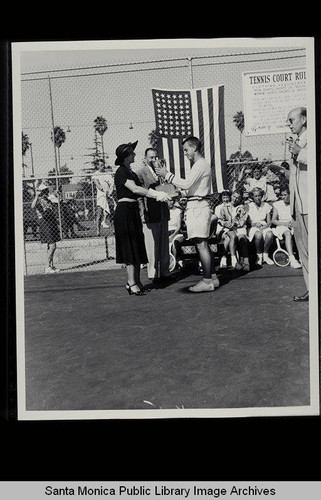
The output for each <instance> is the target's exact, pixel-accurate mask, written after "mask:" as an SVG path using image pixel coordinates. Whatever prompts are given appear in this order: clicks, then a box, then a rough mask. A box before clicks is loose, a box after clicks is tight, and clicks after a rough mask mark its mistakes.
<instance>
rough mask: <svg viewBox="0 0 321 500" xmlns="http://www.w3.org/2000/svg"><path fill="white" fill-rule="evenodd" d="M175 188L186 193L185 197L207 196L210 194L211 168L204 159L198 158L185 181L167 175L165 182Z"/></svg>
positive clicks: (169, 174)
mask: <svg viewBox="0 0 321 500" xmlns="http://www.w3.org/2000/svg"><path fill="white" fill-rule="evenodd" d="M169 179H170V182H172V183H173V184H174V185H175V186H177V187H179V188H180V189H183V190H185V191H187V193H186V194H187V196H207V195H209V194H211V185H212V171H211V166H210V164H209V162H208V161H207V160H205V158H200V159H199V160H197V161H196V162H195V163H194V165H193V166H192V168H191V170H190V172H189V174H188V176H187V178H186V179H180V178H179V177H177V176H176V175H174V176H173V174H171V173H168V174H166V177H165V180H169Z"/></svg>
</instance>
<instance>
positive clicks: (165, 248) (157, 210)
mask: <svg viewBox="0 0 321 500" xmlns="http://www.w3.org/2000/svg"><path fill="white" fill-rule="evenodd" d="M157 156H158V152H157V150H156V149H155V148H147V149H146V151H145V164H144V166H143V167H142V168H141V169H140V170H138V171H137V172H136V173H137V176H138V178H139V180H140V181H141V183H142V185H143V186H144V187H145V188H147V189H149V188H152V189H155V190H156V191H159V190H162V191H166V188H169V189H171V190H172V186H170V185H166V184H164V183H162V181H161V179H159V178H158V176H157V175H156V173H155V169H154V165H153V162H155V161H156V160H157ZM171 194H174V193H173V192H171ZM143 202H144V216H143V219H144V220H143V231H144V236H145V247H146V252H147V257H148V264H147V275H148V278H149V279H152V280H158V279H159V278H160V279H161V280H166V279H167V280H168V279H170V278H171V274H170V271H169V263H170V260H169V234H168V221H169V208H168V204H167V202H166V201H164V202H157V201H156V200H154V199H152V198H146V197H144V198H143Z"/></svg>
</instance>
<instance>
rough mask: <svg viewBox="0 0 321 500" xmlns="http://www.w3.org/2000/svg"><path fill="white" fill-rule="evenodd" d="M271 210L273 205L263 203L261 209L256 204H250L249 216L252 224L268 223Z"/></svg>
mask: <svg viewBox="0 0 321 500" xmlns="http://www.w3.org/2000/svg"><path fill="white" fill-rule="evenodd" d="M271 210H272V207H271V205H269V204H268V203H265V201H263V202H262V204H261V206H259V207H258V206H257V205H256V204H255V203H254V202H251V203H249V211H248V215H249V218H250V220H251V222H261V223H266V216H267V214H269V213H270V212H271Z"/></svg>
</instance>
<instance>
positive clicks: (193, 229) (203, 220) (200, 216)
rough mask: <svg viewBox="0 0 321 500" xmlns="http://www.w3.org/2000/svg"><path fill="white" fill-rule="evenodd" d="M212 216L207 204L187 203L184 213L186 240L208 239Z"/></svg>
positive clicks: (201, 202)
mask: <svg viewBox="0 0 321 500" xmlns="http://www.w3.org/2000/svg"><path fill="white" fill-rule="evenodd" d="M189 205H190V206H189ZM212 215H213V214H212V210H211V208H210V206H209V204H208V203H207V202H204V201H200V202H190V203H188V204H187V209H186V211H185V223H186V229H187V238H188V239H190V238H208V237H209V235H210V229H211V219H212Z"/></svg>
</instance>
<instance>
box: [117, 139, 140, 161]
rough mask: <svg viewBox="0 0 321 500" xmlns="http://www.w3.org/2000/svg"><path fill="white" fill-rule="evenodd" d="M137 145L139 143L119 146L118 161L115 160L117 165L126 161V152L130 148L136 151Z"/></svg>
mask: <svg viewBox="0 0 321 500" xmlns="http://www.w3.org/2000/svg"><path fill="white" fill-rule="evenodd" d="M137 143H138V141H136V142H129V143H128V144H121V145H120V146H118V148H117V149H116V156H117V158H116V160H115V165H120V163H121V162H122V160H123V159H124V155H125V153H126V151H127V150H128V149H129V148H132V150H134V149H135V148H136V146H137Z"/></svg>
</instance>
